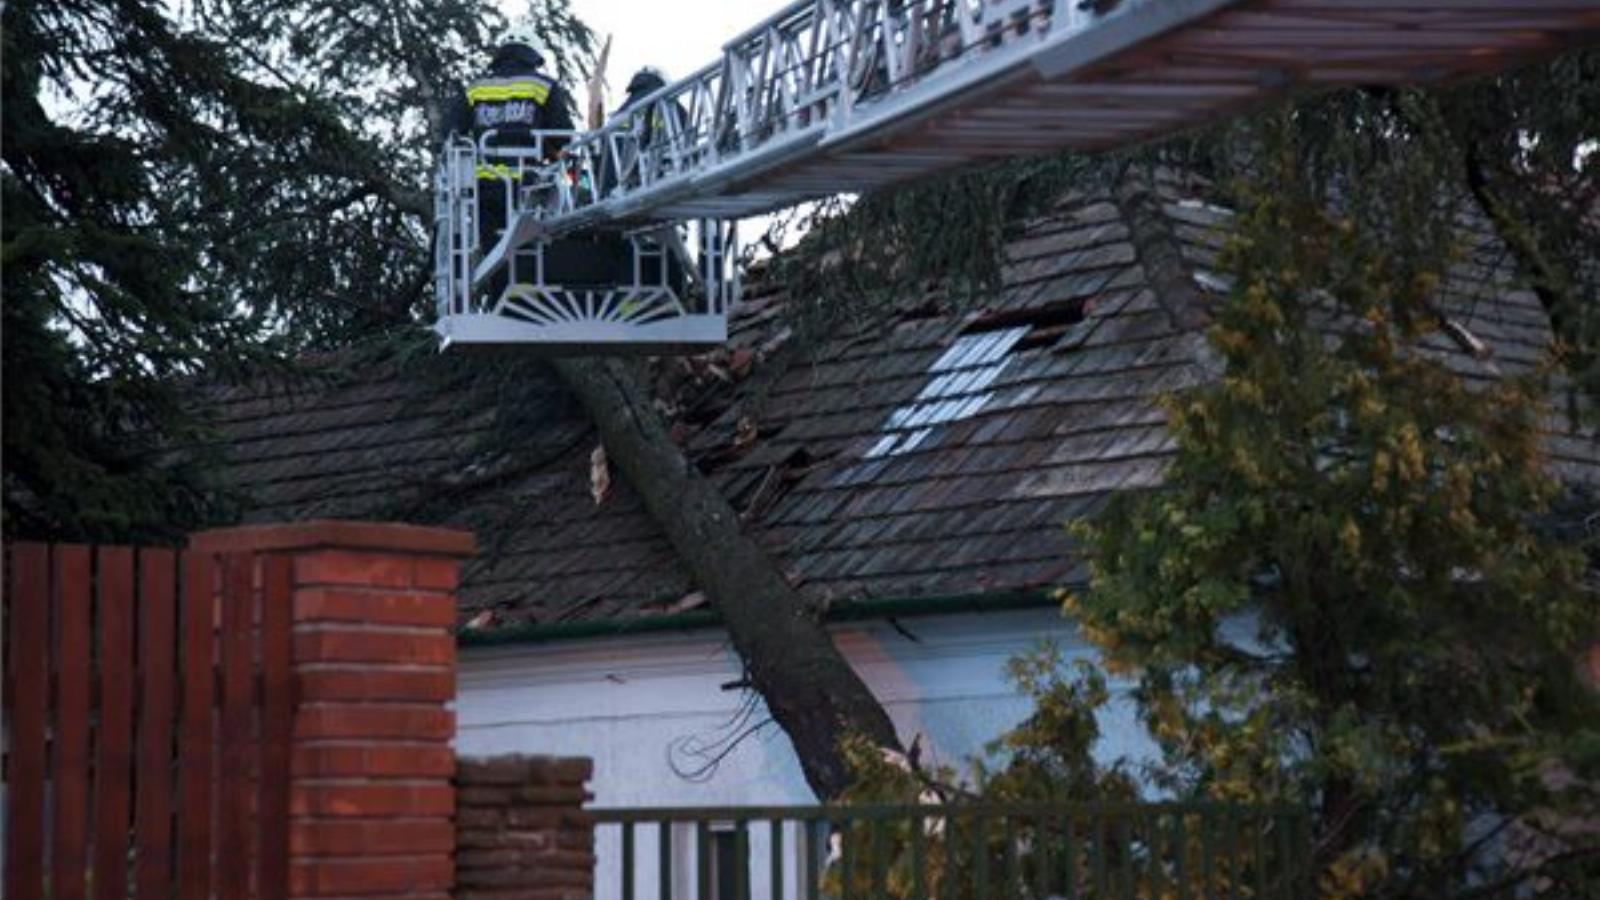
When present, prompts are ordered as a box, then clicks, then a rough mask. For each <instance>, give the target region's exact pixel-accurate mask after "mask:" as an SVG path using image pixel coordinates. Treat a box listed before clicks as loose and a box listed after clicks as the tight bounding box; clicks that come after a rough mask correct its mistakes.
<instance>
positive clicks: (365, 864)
mask: <svg viewBox="0 0 1600 900" xmlns="http://www.w3.org/2000/svg"><path fill="white" fill-rule="evenodd" d="M191 546H193V547H194V548H195V549H199V550H207V551H212V552H238V551H246V550H249V551H256V552H260V553H281V554H286V555H288V556H290V557H291V559H292V560H293V570H294V591H293V599H292V602H293V605H294V610H293V623H294V641H293V677H294V688H295V705H294V730H293V738H292V747H291V760H290V762H291V774H290V779H291V780H290V816H291V820H290V833H289V846H290V872H289V884H290V893H291V895H292V896H295V897H330V898H331V897H345V896H350V895H359V896H361V897H368V898H375V897H396V898H398V897H405V898H437V900H445V898H448V897H450V895H451V888H452V878H453V875H454V865H453V862H452V860H451V854H452V852H453V850H454V848H455V826H454V822H453V821H452V818H453V815H454V811H455V789H454V787H453V786H452V784H451V778H452V776H453V775H454V773H455V755H454V753H453V751H452V750H451V747H450V740H451V738H452V737H453V736H454V733H455V714H454V713H453V712H452V711H451V710H450V709H449V707H448V704H449V703H450V702H451V701H452V700H453V699H454V698H455V675H456V673H455V663H456V651H455V637H454V635H453V634H452V633H451V626H452V625H453V624H454V622H455V611H456V602H455V590H456V575H457V569H458V568H459V565H460V561H461V560H462V559H463V558H465V557H466V556H468V555H470V554H471V553H472V549H473V547H472V537H471V535H468V534H465V533H463V532H455V531H442V530H438V529H427V528H413V527H410V526H403V525H375V524H367V523H354V522H306V523H299V524H294V525H277V526H262V527H251V528H235V529H227V530H223V531H213V532H206V533H204V534H200V535H196V536H195V537H194V538H193V539H192V541H191Z"/></svg>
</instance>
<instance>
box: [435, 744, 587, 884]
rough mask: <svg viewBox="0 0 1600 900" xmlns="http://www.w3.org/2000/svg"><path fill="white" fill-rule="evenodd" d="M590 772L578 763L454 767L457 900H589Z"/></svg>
mask: <svg viewBox="0 0 1600 900" xmlns="http://www.w3.org/2000/svg"><path fill="white" fill-rule="evenodd" d="M593 772H594V766H593V764H592V763H591V762H590V761H589V760H587V759H578V758H560V757H551V756H496V757H489V758H485V759H465V758H463V759H460V760H458V761H457V765H456V786H457V794H456V886H457V889H456V897H457V900H592V898H593V897H594V823H593V821H592V820H591V818H590V816H589V814H588V813H586V812H584V811H583V804H584V803H585V801H587V800H589V799H590V794H589V792H588V791H587V790H586V789H585V785H586V783H587V782H588V781H589V778H590V776H591V775H592V774H593Z"/></svg>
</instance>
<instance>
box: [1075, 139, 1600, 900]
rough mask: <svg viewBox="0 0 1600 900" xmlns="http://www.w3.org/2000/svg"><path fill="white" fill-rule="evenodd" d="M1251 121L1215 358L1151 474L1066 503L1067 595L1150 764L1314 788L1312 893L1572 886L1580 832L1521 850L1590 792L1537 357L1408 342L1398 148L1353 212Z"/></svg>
mask: <svg viewBox="0 0 1600 900" xmlns="http://www.w3.org/2000/svg"><path fill="white" fill-rule="evenodd" d="M1283 121H1288V117H1285V119H1284V120H1283ZM1285 131H1287V129H1285ZM1265 146H1268V147H1271V148H1272V152H1271V155H1269V156H1268V157H1267V158H1268V159H1269V160H1270V162H1269V164H1267V165H1266V166H1265V167H1264V168H1263V169H1262V170H1261V171H1260V175H1259V177H1258V179H1257V180H1256V181H1255V183H1254V185H1253V186H1251V187H1247V188H1245V189H1243V190H1242V191H1241V192H1240V193H1239V196H1240V204H1239V206H1240V208H1239V212H1238V214H1237V216H1236V221H1235V222H1234V223H1233V225H1232V227H1231V229H1230V230H1231V234H1232V238H1231V240H1230V243H1229V246H1228V249H1227V250H1226V252H1225V265H1226V268H1227V270H1228V271H1229V272H1230V273H1231V275H1232V277H1233V284H1232V288H1231V291H1230V293H1229V294H1228V296H1227V298H1226V299H1225V300H1224V301H1223V302H1222V303H1221V305H1220V308H1219V309H1218V310H1217V313H1216V318H1215V322H1214V325H1213V327H1212V329H1211V331H1210V341H1211V344H1212V346H1213V348H1214V350H1215V352H1216V353H1217V355H1218V356H1219V357H1220V362H1221V369H1222V371H1221V375H1220V378H1219V379H1218V380H1217V382H1216V383H1215V384H1214V385H1211V386H1208V387H1203V388H1200V389H1197V390H1195V391H1193V392H1192V393H1187V394H1184V395H1182V396H1178V397H1174V398H1172V400H1171V401H1170V408H1169V412H1170V424H1171V428H1172V430H1173V432H1174V434H1175V436H1176V439H1177V442H1178V450H1177V454H1176V458H1175V461H1174V462H1173V464H1172V467H1171V469H1170V471H1169V472H1168V475H1167V478H1166V481H1165V487H1164V489H1163V490H1160V491H1158V492H1154V493H1151V494H1148V495H1141V496H1125V497H1122V498H1120V499H1119V500H1118V501H1117V502H1116V503H1115V504H1114V505H1113V507H1112V509H1111V510H1110V511H1109V513H1108V514H1106V515H1105V516H1104V517H1102V518H1100V519H1099V520H1097V521H1095V522H1094V523H1091V524H1083V525H1080V526H1078V529H1077V530H1078V532H1079V533H1080V535H1081V536H1082V537H1083V538H1084V539H1085V541H1086V544H1087V546H1088V547H1089V549H1090V550H1091V552H1092V558H1093V566H1092V583H1091V584H1090V585H1089V587H1088V588H1087V589H1086V590H1084V591H1082V592H1081V593H1078V594H1075V595H1073V596H1071V597H1069V598H1068V599H1067V602H1066V611H1067V613H1068V614H1069V615H1070V616H1072V617H1074V618H1075V619H1077V620H1078V621H1079V622H1080V623H1081V624H1082V627H1083V630H1084V632H1085V634H1086V635H1087V636H1089V638H1090V639H1091V640H1092V641H1093V642H1094V643H1095V644H1097V645H1098V647H1099V648H1100V650H1101V651H1102V652H1103V658H1104V660H1105V662H1106V665H1107V667H1108V668H1109V669H1110V670H1111V671H1113V672H1115V673H1118V674H1120V675H1123V676H1126V677H1130V678H1134V679H1136V682H1137V691H1136V695H1137V699H1138V703H1139V707H1140V709H1141V711H1142V715H1143V718H1144V719H1145V721H1146V724H1147V726H1148V727H1149V729H1150V731H1151V733H1152V734H1153V735H1154V736H1155V738H1156V739H1157V741H1158V742H1159V746H1160V751H1161V757H1160V760H1159V763H1158V764H1157V765H1156V766H1155V768H1154V774H1155V775H1156V776H1157V781H1158V783H1159V784H1160V785H1161V786H1162V787H1164V788H1166V789H1168V790H1171V791H1174V792H1176V793H1177V794H1178V795H1180V796H1198V797H1206V798H1215V799H1226V800H1235V801H1252V802H1256V801H1274V800H1287V801H1291V802H1294V803H1299V804H1306V805H1309V806H1310V807H1311V808H1312V809H1314V811H1315V821H1316V826H1315V830H1316V835H1315V842H1316V850H1317V854H1318V861H1319V864H1320V865H1321V866H1323V872H1324V875H1323V891H1324V893H1325V894H1326V895H1327V896H1332V897H1341V896H1386V897H1450V896H1477V895H1478V893H1476V892H1478V891H1482V890H1486V889H1488V888H1490V887H1492V886H1498V888H1505V889H1507V890H1509V889H1510V888H1511V887H1513V886H1518V885H1534V884H1536V883H1537V884H1540V885H1543V886H1544V888H1548V889H1551V890H1554V893H1552V894H1547V895H1549V896H1577V894H1576V893H1573V892H1575V891H1577V890H1578V889H1579V885H1580V884H1584V883H1590V884H1591V885H1592V882H1584V881H1583V880H1582V878H1583V876H1584V875H1587V876H1589V877H1591V878H1592V877H1593V876H1594V875H1595V874H1596V872H1595V865H1596V860H1595V859H1594V858H1593V856H1592V855H1590V856H1588V857H1587V859H1585V857H1584V855H1583V851H1582V849H1581V848H1580V847H1578V846H1575V845H1573V844H1572V843H1571V842H1570V839H1562V838H1560V837H1559V836H1557V837H1554V838H1553V843H1551V844H1549V845H1548V846H1549V849H1547V850H1546V851H1544V854H1543V855H1542V856H1534V857H1529V858H1524V859H1521V860H1520V861H1519V860H1518V858H1517V855H1516V853H1515V852H1514V851H1515V847H1516V846H1517V842H1518V840H1520V839H1525V838H1528V837H1529V836H1530V835H1531V834H1533V833H1535V832H1537V831H1539V830H1540V827H1541V824H1544V825H1549V824H1551V823H1560V822H1565V823H1567V824H1568V825H1570V824H1571V823H1572V822H1574V821H1583V820H1584V819H1585V817H1587V821H1591V822H1592V821H1593V818H1592V817H1593V815H1594V814H1595V812H1596V810H1597V807H1596V805H1595V801H1596V797H1595V796H1594V794H1593V787H1592V786H1593V784H1594V782H1593V781H1592V778H1593V776H1594V774H1595V772H1594V769H1595V765H1596V763H1597V762H1600V758H1597V756H1600V755H1597V754H1596V749H1597V748H1600V730H1597V727H1596V723H1600V704H1597V702H1596V697H1595V696H1594V694H1592V693H1589V692H1587V691H1585V690H1584V689H1583V687H1582V685H1581V684H1580V682H1579V678H1578V674H1577V669H1576V666H1575V665H1574V663H1575V660H1576V659H1577V655H1578V653H1579V652H1580V648H1581V647H1583V646H1584V645H1585V642H1587V641H1590V640H1592V639H1593V638H1594V623H1595V608H1596V607H1595V600H1594V597H1593V595H1592V593H1589V592H1586V591H1585V590H1583V589H1582V586H1581V575H1582V572H1583V568H1584V560H1583V557H1582V555H1581V554H1580V553H1579V552H1578V551H1577V549H1575V548H1573V547H1571V546H1561V545H1557V544H1555V543H1552V542H1551V541H1550V540H1547V539H1546V538H1544V537H1542V536H1541V535H1540V534H1539V533H1538V531H1537V530H1536V529H1535V527H1534V521H1533V520H1534V517H1536V516H1537V515H1538V514H1539V513H1540V512H1541V511H1543V510H1546V509H1547V508H1548V506H1549V505H1550V504H1551V502H1552V501H1553V500H1554V499H1555V498H1556V497H1557V493H1558V491H1559V489H1560V486H1559V485H1558V483H1557V482H1556V481H1555V480H1554V479H1553V478H1552V477H1551V475H1550V474H1549V473H1548V472H1547V471H1546V469H1545V468H1544V466H1543V457H1542V454H1541V450H1540V437H1539V423H1540V417H1541V415H1542V414H1544V413H1545V412H1547V409H1548V407H1547V400H1546V393H1545V387H1544V385H1543V382H1541V381H1540V380H1539V379H1536V378H1528V379H1507V380H1503V381H1500V382H1498V383H1492V384H1488V385H1478V386H1475V387H1469V386H1468V385H1467V384H1465V383H1464V382H1463V381H1462V380H1461V379H1460V378H1459V377H1457V376H1456V375H1454V374H1452V373H1451V372H1450V371H1449V370H1448V369H1447V368H1446V366H1445V365H1444V364H1443V362H1442V361H1440V360H1438V359H1437V358H1434V357H1432V356H1430V355H1429V354H1427V353H1425V352H1422V351H1421V350H1420V349H1419V340H1420V339H1421V338H1422V337H1423V336H1424V335H1425V334H1426V333H1427V332H1428V331H1430V330H1431V329H1434V328H1436V327H1437V321H1438V320H1437V317H1436V316H1434V315H1431V314H1430V313H1429V306H1428V304H1429V302H1430V300H1431V298H1432V297H1433V296H1434V294H1435V293H1436V291H1437V290H1438V288H1439V285H1440V283H1441V279H1442V278H1443V274H1444V268H1445V266H1446V264H1447V263H1448V261H1449V259H1450V255H1451V253H1452V251H1453V246H1452V243H1451V240H1450V234H1451V230H1450V229H1448V228H1445V229H1437V230H1435V231H1433V232H1431V233H1430V232H1419V230H1417V229H1415V228H1411V227H1409V225H1399V224H1396V223H1397V222H1409V221H1411V220H1409V219H1406V218H1405V217H1403V216H1401V215H1400V212H1401V209H1402V208H1403V206H1404V205H1405V202H1406V198H1405V197H1403V196H1395V195H1394V194H1393V193H1392V189H1393V183H1391V182H1388V181H1383V180H1382V179H1383V176H1384V175H1386V174H1387V173H1383V172H1374V173H1372V174H1373V176H1374V178H1375V179H1377V180H1378V181H1379V183H1383V184H1386V185H1389V186H1390V188H1391V193H1390V195H1389V196H1388V197H1387V199H1386V200H1385V202H1383V203H1381V204H1377V205H1375V206H1374V207H1372V209H1376V208H1379V207H1381V208H1382V209H1383V210H1385V211H1386V212H1387V213H1388V214H1389V215H1390V216H1392V217H1394V218H1391V219H1389V220H1387V224H1386V223H1385V221H1384V220H1374V219H1362V220H1357V219H1354V218H1352V217H1351V215H1350V210H1351V209H1352V208H1353V207H1354V206H1355V204H1351V203H1349V202H1348V199H1349V193H1350V192H1349V190H1348V185H1346V186H1345V187H1346V190H1344V191H1342V192H1341V191H1339V190H1333V191H1331V192H1329V191H1327V190H1324V189H1323V188H1324V187H1325V186H1324V185H1319V184H1318V183H1316V182H1314V181H1312V180H1310V179H1308V178H1307V177H1306V175H1305V173H1306V168H1305V167H1304V165H1303V163H1304V160H1303V159H1302V158H1300V156H1299V155H1298V154H1297V153H1296V152H1295V147H1296V144H1295V142H1294V141H1293V140H1290V139H1287V138H1285V139H1283V140H1278V141H1268V142H1267V143H1266V145H1265ZM1413 199H1417V198H1413ZM1422 199H1425V198H1422ZM1445 218H1446V219H1448V218H1449V217H1445ZM1402 228H1403V229H1404V230H1403V231H1402V230H1401V229H1402ZM1555 771H1564V772H1566V773H1568V774H1569V775H1570V774H1571V773H1573V772H1581V773H1585V775H1586V776H1587V777H1588V778H1589V779H1591V780H1589V781H1587V782H1586V781H1585V780H1584V778H1583V777H1579V778H1577V779H1571V778H1565V777H1563V778H1556V777H1554V776H1553V774H1552V773H1553V772H1555ZM1536 812H1537V815H1535V813H1536ZM1553 830H1554V831H1556V832H1559V831H1560V828H1559V825H1557V826H1554V828H1553ZM1541 836H1542V837H1551V835H1550V834H1545V835H1541ZM1519 864H1521V865H1523V866H1524V867H1522V868H1519ZM1552 878H1553V879H1556V881H1554V882H1551V881H1548V880H1542V879H1552ZM1562 879H1568V880H1562ZM1551 884H1556V885H1559V887H1556V888H1550V885H1551ZM1589 889H1590V890H1592V886H1591V887H1590V888H1589ZM1564 892H1565V893H1564Z"/></svg>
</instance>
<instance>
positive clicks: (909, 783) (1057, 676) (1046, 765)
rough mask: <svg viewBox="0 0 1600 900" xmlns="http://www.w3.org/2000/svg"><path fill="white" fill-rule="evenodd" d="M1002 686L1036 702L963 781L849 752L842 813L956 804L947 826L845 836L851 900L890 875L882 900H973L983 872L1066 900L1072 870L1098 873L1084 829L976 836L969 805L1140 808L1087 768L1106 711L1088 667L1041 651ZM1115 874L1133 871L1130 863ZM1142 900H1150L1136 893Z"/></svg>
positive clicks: (870, 750)
mask: <svg viewBox="0 0 1600 900" xmlns="http://www.w3.org/2000/svg"><path fill="white" fill-rule="evenodd" d="M1008 674H1009V676H1010V679H1011V681H1012V683H1013V684H1015V686H1016V687H1017V689H1018V690H1019V691H1020V692H1021V693H1022V694H1024V695H1025V696H1027V697H1028V698H1030V699H1031V700H1032V701H1033V705H1034V712H1033V714H1032V715H1031V716H1030V717H1029V718H1028V719H1027V720H1026V721H1024V722H1023V723H1022V724H1020V725H1018V726H1017V727H1016V728H1015V729H1013V730H1012V731H1010V732H1008V733H1007V734H1005V735H1003V736H1001V737H1000V738H998V739H997V740H995V741H994V742H993V743H992V744H991V745H990V746H989V748H988V750H989V754H988V761H987V762H985V761H981V760H973V761H971V769H970V771H969V772H967V773H966V776H965V777H961V776H962V773H960V772H958V771H957V770H956V769H955V768H953V767H951V766H948V765H944V766H939V765H931V764H925V763H924V762H923V761H921V760H912V761H908V760H907V759H905V758H904V757H902V756H901V755H900V754H898V753H897V752H894V751H885V750H883V749H882V748H881V747H878V746H876V745H875V744H874V743H873V742H871V741H869V740H865V739H860V738H858V739H853V740H850V741H848V742H847V743H846V746H845V748H844V749H845V756H846V759H847V760H848V762H849V765H850V767H851V771H852V772H853V773H854V782H853V784H852V786H851V787H850V789H849V790H847V791H846V792H845V793H844V794H843V795H842V796H841V797H840V802H841V803H843V804H846V805H869V806H871V805H878V806H882V805H916V804H924V805H926V804H943V803H949V804H951V806H950V807H949V809H950V814H949V815H941V816H928V817H926V818H921V819H917V818H914V817H894V818H886V819H883V820H882V823H881V824H880V825H877V826H876V828H877V830H878V832H879V833H878V834H877V835H876V836H874V834H873V831H874V828H875V826H874V824H873V823H872V822H871V821H862V822H856V823H853V824H851V825H849V826H847V827H846V828H844V829H843V833H842V834H841V835H840V840H841V841H843V842H847V843H848V844H849V845H850V851H851V855H852V864H851V866H850V867H849V871H848V877H849V880H850V883H851V885H852V895H860V896H868V895H869V894H868V891H869V890H870V889H871V887H872V881H873V879H874V872H875V870H877V869H880V868H881V869H882V870H883V871H884V873H885V878H884V881H885V888H886V891H887V896H889V897H894V898H907V900H910V898H913V897H926V896H946V895H947V891H950V890H954V893H955V894H956V895H958V896H968V895H970V893H971V890H972V885H973V884H974V879H975V878H977V877H980V876H979V875H978V873H979V871H980V870H981V871H982V873H983V875H982V876H981V877H983V878H986V879H991V880H992V883H993V884H995V885H998V884H1000V883H1001V879H1002V878H1003V877H1005V873H1007V872H1008V871H1010V872H1014V873H1017V874H1016V877H1017V881H1018V882H1019V883H1020V882H1023V881H1026V882H1027V883H1028V884H1031V885H1033V886H1034V888H1036V889H1039V888H1042V887H1043V886H1044V885H1045V884H1050V885H1054V886H1055V888H1056V889H1057V890H1063V889H1064V888H1062V886H1061V885H1060V884H1058V882H1059V880H1060V879H1061V878H1063V877H1064V874H1065V873H1066V872H1068V871H1071V870H1072V866H1075V868H1076V871H1078V872H1081V873H1084V877H1085V878H1087V877H1089V876H1090V873H1092V872H1093V871H1094V865H1093V862H1092V860H1091V858H1090V854H1091V851H1092V850H1093V849H1094V848H1093V847H1092V842H1091V841H1090V840H1088V839H1087V838H1088V836H1089V835H1088V833H1089V832H1091V831H1092V830H1093V826H1091V824H1090V823H1089V821H1088V819H1087V817H1085V818H1084V819H1083V820H1082V821H1079V822H1077V823H1076V827H1078V828H1079V829H1080V830H1082V831H1083V832H1084V835H1083V836H1082V837H1081V838H1078V839H1071V840H1069V838H1068V835H1067V833H1066V832H1065V831H1064V830H1063V829H1067V828H1073V827H1074V824H1075V823H1073V822H1067V821H1054V820H1052V821H1044V820H1041V819H1038V818H1032V819H1030V818H1028V817H1027V816H1024V815H1013V816H996V815H989V816H986V817H984V819H983V821H982V823H981V824H980V822H979V818H978V817H977V816H976V815H974V814H972V812H971V810H973V809H975V807H974V806H973V804H983V805H984V806H986V807H992V806H994V805H996V804H1000V805H1008V804H1009V805H1012V806H1013V807H1022V806H1027V807H1033V808H1039V807H1040V806H1041V805H1043V804H1054V805H1064V804H1085V803H1088V802H1090V801H1093V802H1095V803H1098V804H1108V803H1109V804H1117V803H1127V802H1130V801H1133V800H1134V799H1136V797H1137V787H1136V784H1135V782H1134V779H1133V778H1132V777H1131V776H1130V775H1129V774H1128V773H1126V772H1123V771H1122V770H1121V769H1120V768H1118V767H1111V768H1104V767H1101V766H1099V765H1098V764H1096V763H1095V761H1094V759H1093V756H1092V752H1093V749H1094V746H1095V744H1096V742H1097V741H1098V740H1099V737H1100V726H1099V724H1098V721H1097V716H1098V715H1099V714H1100V713H1101V711H1102V710H1103V708H1104V707H1105V705H1106V704H1107V703H1108V702H1109V701H1110V699H1111V695H1110V692H1109V690H1108V688H1107V685H1106V682H1105V680H1104V678H1103V676H1102V675H1101V673H1100V672H1099V671H1097V670H1095V669H1094V668H1092V667H1089V666H1087V665H1084V666H1079V667H1075V668H1073V669H1072V670H1070V672H1069V670H1067V669H1066V668H1065V667H1064V666H1063V664H1062V660H1061V655H1060V652H1059V650H1058V649H1057V648H1056V647H1054V646H1045V647H1042V648H1040V649H1039V650H1038V651H1037V652H1036V653H1034V654H1030V655H1028V656H1024V657H1019V658H1018V659H1016V660H1014V661H1013V662H1012V663H1011V665H1010V667H1009V671H1008ZM915 752H916V751H913V753H915ZM1007 819H1009V820H1010V828H1009V831H1008V830H1007V828H1006V825H1005V823H1006V820H1007ZM1196 833H1197V834H1198V832H1196ZM1069 846H1070V847H1072V848H1073V849H1072V851H1071V852H1073V853H1075V854H1078V857H1077V858H1076V860H1075V863H1073V864H1069V863H1067V862H1066V860H1065V858H1064V853H1065V852H1066V851H1064V849H1063V848H1065V847H1069ZM1051 854H1053V861H1052V860H1051V858H1050V855H1051ZM880 857H881V859H880ZM1101 862H1102V863H1105V862H1106V860H1105V859H1102V861H1101ZM1115 862H1116V861H1115V860H1113V861H1112V863H1113V864H1115ZM1122 862H1123V863H1125V864H1126V867H1127V869H1128V870H1130V871H1131V870H1132V868H1133V865H1132V861H1131V860H1123V861H1122ZM919 869H920V870H921V872H922V878H923V882H922V883H923V885H924V886H925V888H926V891H925V892H924V893H921V894H918V893H917V892H916V891H915V890H914V886H915V884H916V881H915V876H916V873H917V871H918V870H919ZM1041 870H1045V871H1047V872H1048V875H1046V876H1045V877H1044V878H1042V879H1041V878H1040V876H1039V875H1038V874H1037V873H1039V872H1040V871H1041ZM1023 873H1026V874H1025V875H1024V874H1023ZM846 875H847V873H846V872H845V870H844V868H843V867H842V866H841V865H834V866H832V867H831V868H830V869H829V870H828V872H827V873H826V880H825V884H824V886H825V888H828V889H830V890H834V891H837V890H838V888H839V886H840V885H841V882H842V881H843V880H844V879H845V877H846ZM1147 886H1148V885H1147ZM1008 896H1009V895H1008ZM1140 896H1155V895H1152V894H1148V893H1146V892H1144V891H1141V893H1140Z"/></svg>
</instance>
